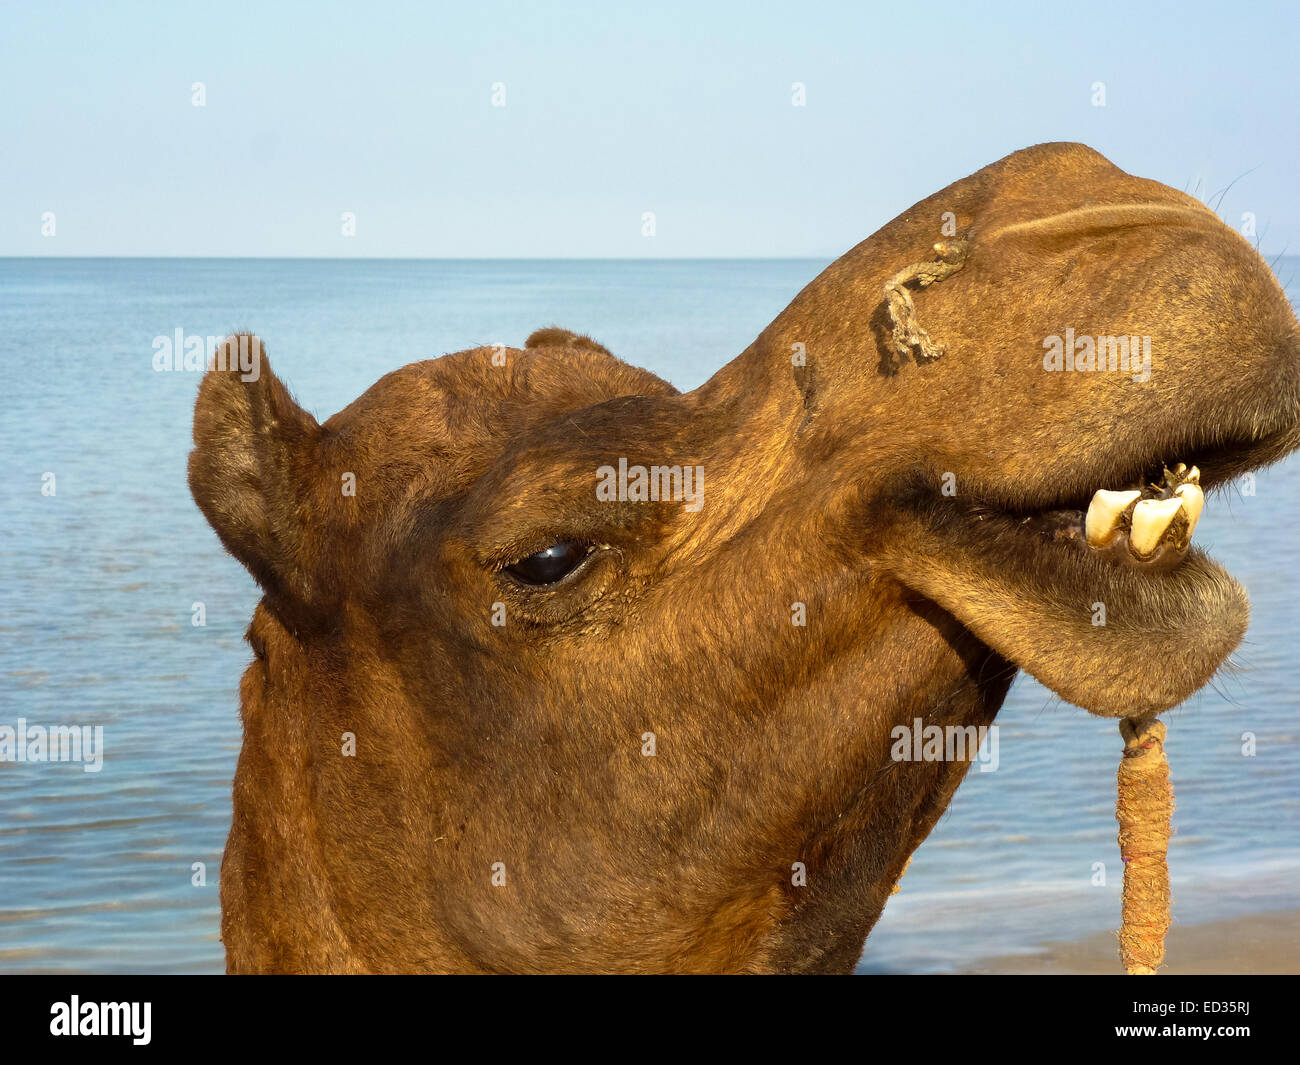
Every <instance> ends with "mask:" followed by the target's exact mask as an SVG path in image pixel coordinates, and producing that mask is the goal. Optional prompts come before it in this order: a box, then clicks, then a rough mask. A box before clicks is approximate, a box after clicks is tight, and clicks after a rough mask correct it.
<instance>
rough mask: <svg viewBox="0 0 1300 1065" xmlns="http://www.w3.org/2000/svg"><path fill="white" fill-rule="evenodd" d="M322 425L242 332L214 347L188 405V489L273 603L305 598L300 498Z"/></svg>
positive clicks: (307, 569) (256, 341) (306, 577)
mask: <svg viewBox="0 0 1300 1065" xmlns="http://www.w3.org/2000/svg"><path fill="white" fill-rule="evenodd" d="M320 438H321V428H320V426H319V425H318V424H317V423H316V419H315V418H313V417H312V416H311V415H310V414H308V413H307V412H306V411H305V410H303V409H302V408H301V407H300V406H298V404H297V403H295V402H294V400H293V397H292V396H291V395H289V390H288V389H286V388H285V387H284V385H282V384H281V383H280V382H279V380H277V379H276V376H275V374H273V373H272V372H271V367H270V364H269V363H268V362H267V360H266V355H265V352H264V350H263V347H262V342H261V341H260V340H259V339H258V338H257V337H255V336H253V335H252V334H249V333H240V334H236V335H235V336H232V337H229V338H228V339H227V340H226V341H225V342H224V343H223V344H222V345H221V347H219V348H218V349H217V351H216V353H215V355H214V356H213V359H212V361H211V363H210V364H209V366H208V371H207V373H206V374H204V376H203V383H202V384H201V385H200V386H199V398H198V401H197V403H196V404H195V406H194V450H193V451H191V452H190V465H189V471H190V477H189V480H190V491H191V493H193V495H194V500H195V502H196V503H198V505H199V509H200V510H202V511H203V514H204V516H205V517H206V518H207V519H208V522H209V523H210V524H211V525H212V527H213V528H214V529H215V530H216V532H217V535H218V536H219V537H220V538H221V542H222V543H223V544H225V546H226V549H227V550H228V551H229V552H230V553H231V554H232V555H234V556H235V557H236V558H237V559H239V561H240V562H242V563H243V564H244V565H245V566H247V567H248V570H249V572H250V573H252V575H253V576H254V578H256V580H257V582H258V583H259V584H260V585H261V586H262V587H263V589H265V590H266V592H267V593H268V594H270V595H273V596H289V597H292V598H293V599H294V600H297V601H298V602H301V603H306V602H308V601H309V600H310V598H311V588H310V572H311V570H310V566H309V565H308V560H307V559H306V558H305V557H304V553H303V539H304V538H303V535H302V533H303V530H302V528H301V523H300V520H299V501H300V499H301V498H302V496H303V494H304V492H305V488H306V486H307V484H309V483H310V481H311V472H310V471H311V469H312V465H313V459H314V457H315V453H316V449H317V445H318V444H319V441H320Z"/></svg>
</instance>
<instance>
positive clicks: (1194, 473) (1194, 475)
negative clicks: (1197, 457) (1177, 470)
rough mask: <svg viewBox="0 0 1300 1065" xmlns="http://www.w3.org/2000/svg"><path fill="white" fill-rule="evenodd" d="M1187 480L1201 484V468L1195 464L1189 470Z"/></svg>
mask: <svg viewBox="0 0 1300 1065" xmlns="http://www.w3.org/2000/svg"><path fill="white" fill-rule="evenodd" d="M1185 480H1187V481H1189V482H1191V483H1192V484H1200V483H1201V471H1200V468H1199V467H1197V466H1193V467H1192V468H1191V469H1190V470H1188V471H1187V477H1186V478H1185Z"/></svg>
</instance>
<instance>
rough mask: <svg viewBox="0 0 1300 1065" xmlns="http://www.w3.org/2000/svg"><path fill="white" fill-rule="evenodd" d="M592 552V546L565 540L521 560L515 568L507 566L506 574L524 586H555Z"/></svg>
mask: <svg viewBox="0 0 1300 1065" xmlns="http://www.w3.org/2000/svg"><path fill="white" fill-rule="evenodd" d="M591 551H592V547H591V545H590V544H579V543H574V542H573V541H572V540H565V541H564V542H563V543H558V544H552V545H551V546H550V547H548V548H547V549H546V550H545V551H538V552H537V554H535V555H529V556H528V557H527V558H521V559H520V560H519V561H518V562H516V563H515V564H514V565H513V566H507V567H506V572H507V573H508V574H510V576H512V577H514V578H515V579H516V580H519V581H522V582H523V583H524V584H554V583H555V582H556V581H558V580H561V579H563V578H564V577H567V576H568V575H569V574H570V573H572V572H573V571H574V570H575V569H577V568H578V566H579V565H580V564H581V563H582V561H583V559H585V558H586V557H587V556H588V555H589V554H591Z"/></svg>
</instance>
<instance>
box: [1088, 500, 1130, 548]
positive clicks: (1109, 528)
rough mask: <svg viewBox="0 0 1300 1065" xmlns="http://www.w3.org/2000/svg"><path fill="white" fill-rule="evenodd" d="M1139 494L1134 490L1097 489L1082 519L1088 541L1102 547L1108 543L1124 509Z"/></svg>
mask: <svg viewBox="0 0 1300 1065" xmlns="http://www.w3.org/2000/svg"><path fill="white" fill-rule="evenodd" d="M1141 494H1142V493H1141V492H1138V491H1136V490H1134V491H1128V492H1111V491H1108V490H1107V489H1105V488H1101V489H1098V491H1097V493H1096V494H1095V495H1094V496H1093V497H1092V502H1091V503H1089V504H1088V516H1087V517H1086V518H1084V521H1083V528H1084V534H1085V535H1086V536H1087V538H1088V543H1090V544H1091V545H1092V546H1093V547H1104V546H1105V545H1106V544H1107V543H1109V542H1110V540H1111V539H1112V538H1113V534H1114V532H1115V530H1116V529H1117V528H1118V527H1119V524H1120V519H1121V518H1122V517H1123V515H1124V511H1126V510H1127V509H1128V507H1129V504H1131V503H1132V502H1133V500H1135V499H1137V498H1138V496H1140V495H1141Z"/></svg>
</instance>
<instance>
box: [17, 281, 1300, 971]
mask: <svg viewBox="0 0 1300 1065" xmlns="http://www.w3.org/2000/svg"><path fill="white" fill-rule="evenodd" d="M825 265H826V263H825V261H819V260H806V259H797V260H617V261H592V260H581V261H541V260H518V261H504V260H503V261H490V260H466V261H450V260H343V259H334V260H300V259H292V260H273V259H258V260H236V259H56V258H46V259H0V409H2V410H3V415H2V416H0V417H2V420H0V460H2V463H0V675H2V676H3V684H2V685H0V726H3V725H6V724H7V725H10V726H14V725H15V724H16V721H17V719H18V718H20V717H21V718H25V719H26V720H27V721H29V722H31V723H58V724H66V725H92V726H102V727H103V736H104V750H103V762H102V767H101V768H100V770H99V771H98V772H91V773H87V772H85V771H84V766H83V765H80V764H76V763H71V762H69V763H17V762H5V763H0V972H24V973H39V972H58V973H69V972H96V973H214V972H220V971H222V969H223V967H224V963H223V955H222V946H221V943H220V940H219V938H218V925H219V904H218V887H217V885H218V881H219V869H220V863H221V853H222V848H223V846H224V843H225V838H226V833H227V831H228V830H229V826H230V787H231V778H232V775H233V773H234V768H235V759H236V755H237V753H238V751H239V745H240V726H239V717H238V703H237V698H238V696H237V685H238V680H239V676H240V673H241V672H242V670H243V669H244V667H245V665H246V664H247V662H248V661H249V658H250V651H249V649H248V647H247V645H246V644H245V643H244V642H243V633H244V630H245V628H246V626H247V624H248V620H249V617H250V615H251V613H252V609H253V606H254V604H255V603H256V601H257V598H258V593H257V591H256V589H255V586H254V584H253V582H252V580H251V579H250V578H249V577H248V575H247V574H246V573H245V571H244V570H243V569H242V568H241V567H240V566H239V565H238V564H237V563H236V562H235V561H234V560H233V559H232V558H231V557H230V556H229V555H227V554H226V553H225V552H224V550H222V548H221V546H220V544H219V543H218V542H217V539H216V536H215V535H214V534H213V532H212V531H211V529H210V528H209V527H208V525H207V524H206V522H205V521H204V519H203V518H202V516H201V515H200V514H199V512H198V510H197V509H196V507H195V506H194V503H193V502H192V500H191V498H190V494H189V491H188V489H187V487H186V479H185V474H186V457H187V454H188V452H189V450H190V430H191V417H192V413H193V406H194V397H195V392H196V389H197V386H198V378H199V375H198V374H197V373H189V372H185V371H183V370H181V371H172V372H158V371H156V370H155V369H154V367H153V356H154V352H155V348H154V342H155V339H156V338H158V337H172V336H174V334H175V332H176V330H177V329H181V330H183V333H184V335H185V336H191V335H200V336H218V337H219V336H225V335H226V334H228V333H230V332H232V331H234V330H236V329H248V330H253V331H256V332H257V333H258V334H259V335H260V336H261V337H262V338H263V340H264V341H265V342H266V345H267V351H268V353H269V355H270V358H271V362H272V365H273V366H274V367H275V371H276V373H277V375H278V376H280V377H281V378H282V379H283V380H284V381H286V382H287V383H288V384H289V385H290V387H291V388H292V389H293V391H294V393H295V395H296V396H297V397H298V399H299V401H300V402H302V403H303V404H304V405H305V406H306V407H307V408H308V409H310V410H311V411H312V412H313V413H315V414H316V415H317V417H319V418H321V419H322V420H323V419H324V418H325V417H328V416H329V415H330V414H332V413H333V412H335V411H337V410H339V409H340V408H342V407H343V406H345V405H346V404H348V403H349V402H350V401H351V400H352V399H354V398H355V397H356V396H358V395H359V394H360V393H362V392H363V391H365V389H366V388H368V387H369V386H370V385H371V384H372V383H373V382H374V381H375V380H376V379H377V378H379V377H380V376H381V375H383V374H384V373H387V372H388V371H390V370H393V369H396V368H398V367H400V366H402V365H404V364H406V363H408V362H412V361H415V360H419V359H425V358H431V357H435V356H438V355H441V354H443V353H445V352H449V351H458V350H461V349H464V348H469V347H473V346H476V345H480V344H509V345H514V346H521V345H522V343H523V341H524V338H525V337H527V336H528V334H529V333H530V332H532V331H533V330H534V329H537V328H538V327H540V326H544V325H552V324H558V325H562V326H565V327H567V328H570V329H574V330H576V331H579V332H584V333H589V334H590V335H592V336H594V337H596V338H597V339H599V340H600V341H601V342H602V343H604V344H605V345H606V346H607V347H609V348H610V350H612V351H613V352H615V353H616V354H618V355H619V356H621V357H622V358H624V359H627V360H628V361H630V362H632V363H634V364H637V365H640V366H644V367H646V368H648V369H650V370H653V371H654V372H655V373H657V374H659V375H660V376H662V377H664V378H666V379H668V380H669V381H671V382H673V384H675V385H676V386H678V387H679V388H681V389H690V388H693V387H695V386H696V385H698V384H700V383H701V382H703V381H704V380H706V379H707V378H708V377H709V376H710V375H711V374H712V373H713V372H714V371H715V370H716V369H717V368H718V367H720V366H721V365H723V364H724V363H725V362H727V361H728V360H729V359H730V358H732V357H733V356H734V355H736V354H737V353H739V352H740V351H742V350H743V349H744V348H745V347H746V346H747V345H748V344H749V343H750V342H751V341H752V340H753V338H754V337H755V336H756V335H757V334H758V332H759V331H760V330H761V329H762V328H763V327H764V326H765V325H766V324H767V323H768V322H769V321H771V319H772V318H773V317H774V316H775V315H776V314H777V313H779V312H780V311H781V309H782V308H783V307H785V305H786V304H787V303H788V302H789V301H790V299H791V298H792V297H793V296H794V295H795V294H796V293H797V292H798V291H799V290H800V289H801V288H802V287H803V286H804V285H805V284H807V283H808V282H809V281H810V280H812V278H813V277H815V276H816V274H817V273H818V272H819V271H820V270H821V269H822V267H823V266H825ZM1275 269H1276V271H1277V273H1278V276H1279V277H1280V278H1281V279H1282V280H1283V282H1284V283H1286V284H1287V285H1288V288H1287V292H1288V295H1289V296H1290V297H1291V299H1292V301H1293V303H1294V302H1295V301H1296V299H1297V296H1298V295H1300V292H1298V291H1297V288H1296V286H1295V278H1296V276H1297V275H1298V274H1300V257H1289V258H1283V259H1281V260H1279V261H1278V263H1277V264H1276V267H1275ZM1297 529H1300V461H1298V460H1296V459H1291V460H1288V461H1286V462H1283V463H1281V464H1279V465H1277V466H1275V467H1272V468H1270V469H1267V470H1265V471H1262V472H1261V473H1259V474H1258V475H1257V476H1256V480H1255V483H1254V484H1253V485H1242V484H1239V485H1237V486H1234V487H1233V488H1231V489H1230V490H1228V491H1226V492H1224V493H1220V494H1218V495H1215V496H1212V497H1211V499H1210V501H1209V504H1208V506H1207V508H1206V512H1205V515H1204V517H1203V518H1202V521H1201V525H1200V527H1199V529H1198V531H1197V541H1198V543H1200V544H1201V545H1203V546H1205V547H1206V548H1207V549H1208V550H1209V551H1210V552H1211V553H1212V554H1213V555H1214V556H1215V557H1216V558H1217V559H1218V560H1219V561H1221V562H1223V563H1224V564H1225V565H1226V566H1227V567H1228V568H1229V569H1230V570H1231V571H1232V572H1233V574H1234V575H1235V576H1236V577H1237V578H1238V579H1239V580H1240V581H1242V583H1243V584H1244V585H1245V586H1246V587H1247V589H1248V591H1249V593H1250V597H1251V601H1252V605H1253V614H1252V619H1253V620H1252V623H1251V628H1250V632H1249V634H1248V636H1247V638H1246V641H1245V643H1244V644H1243V646H1242V647H1241V649H1240V650H1239V652H1238V653H1237V654H1236V656H1235V658H1234V666H1233V670H1232V671H1231V672H1229V673H1223V674H1221V675H1220V676H1219V677H1218V678H1217V679H1216V681H1215V683H1214V685H1213V686H1212V687H1209V688H1207V689H1205V690H1204V691H1202V692H1200V693H1198V694H1197V695H1196V696H1194V697H1193V698H1192V699H1191V700H1190V701H1189V702H1188V703H1186V704H1185V705H1184V706H1182V707H1180V708H1178V709H1177V710H1175V711H1173V712H1171V713H1170V714H1168V715H1166V718H1165V719H1166V720H1167V721H1168V722H1169V739H1168V744H1167V750H1168V754H1169V760H1170V763H1171V765H1172V772H1173V781H1174V788H1175V791H1176V794H1177V812H1176V813H1175V815H1174V825H1175V830H1176V835H1175V836H1174V839H1173V841H1172V844H1171V846H1170V867H1171V875H1172V881H1173V894H1174V905H1173V913H1174V920H1175V922H1176V923H1179V924H1199V923H1203V922H1208V921H1214V920H1217V919H1220V918H1229V917H1237V916H1243V915H1249V914H1256V913H1265V912H1270V911H1276V910H1292V909H1297V908H1300V692H1298V691H1297V684H1298V682H1300V665H1298V664H1297V633H1300V606H1298V605H1297V603H1298V602H1300V568H1297V567H1293V566H1292V565H1291V561H1292V559H1293V558H1294V557H1295V555H1294V554H1293V552H1294V551H1295V548H1296V543H1297ZM197 604H202V610H203V614H204V617H203V620H204V622H205V624H203V625H195V624H193V622H194V620H195V619H196V616H197V613H196V612H197ZM998 724H999V728H1000V733H999V752H998V756H999V757H998V768H997V770H996V771H994V772H980V771H979V770H978V768H976V769H972V771H971V772H970V774H969V775H968V777H967V778H966V781H965V782H964V783H963V784H962V786H961V788H960V789H959V790H958V792H957V795H956V797H955V799H954V800H953V802H952V805H951V807H950V808H949V810H948V811H947V813H946V814H945V815H944V816H943V818H942V820H941V821H940V822H939V824H938V826H937V827H936V829H935V830H934V832H933V833H932V835H931V836H930V838H929V839H928V840H926V842H925V843H924V844H922V846H921V847H920V848H919V850H918V851H917V852H916V854H915V856H914V858H913V860H912V863H911V866H910V868H909V869H908V871H907V873H906V875H905V876H904V878H903V880H902V885H901V890H900V891H899V893H898V894H896V895H895V896H894V897H893V898H892V899H891V900H890V902H889V903H888V905H887V907H886V909H885V912H884V915H883V916H882V917H881V920H880V922H879V923H878V925H877V926H876V929H875V931H874V932H873V933H872V935H871V937H870V938H869V940H868V941H867V944H866V949H865V951H864V952H863V955H862V960H861V962H860V964H859V966H858V971H859V972H861V973H875V974H880V973H925V972H956V971H962V970H964V969H967V968H970V967H971V966H974V965H976V964H978V962H979V961H980V960H981V959H984V958H988V957H991V956H994V955H1002V954H1010V953H1024V952H1034V951H1036V950H1039V949H1040V948H1041V945H1042V944H1044V943H1050V942H1054V941H1063V940H1076V939H1080V938H1083V937H1085V936H1089V935H1092V934H1094V933H1097V932H1104V931H1107V930H1112V929H1114V928H1115V927H1117V925H1118V921H1119V910H1120V898H1119V885H1120V879H1121V868H1122V867H1121V863H1120V859H1119V853H1118V849H1117V846H1116V842H1115V829H1116V826H1115V820H1114V802H1115V768H1116V764H1117V762H1118V756H1119V750H1120V747H1121V741H1120V738H1119V734H1118V731H1117V729H1116V727H1115V723H1114V722H1113V721H1105V720H1101V719H1098V718H1094V717H1091V716H1089V715H1088V714H1086V713H1084V712H1083V711H1081V710H1079V709H1077V708H1075V707H1072V706H1070V705H1067V704H1065V703H1063V702H1061V700H1059V699H1058V698H1056V697H1055V696H1053V695H1052V694H1051V693H1049V692H1048V691H1046V690H1045V689H1044V688H1042V687H1041V686H1040V685H1038V684H1037V683H1036V682H1034V681H1033V680H1032V679H1030V678H1028V677H1025V676H1023V675H1022V676H1021V677H1020V678H1019V679H1018V680H1017V681H1016V683H1015V685H1014V686H1013V687H1012V689H1011V693H1010V695H1009V697H1008V699H1007V701H1006V704H1005V706H1004V708H1003V709H1002V711H1001V714H1000V715H999V717H998Z"/></svg>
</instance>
